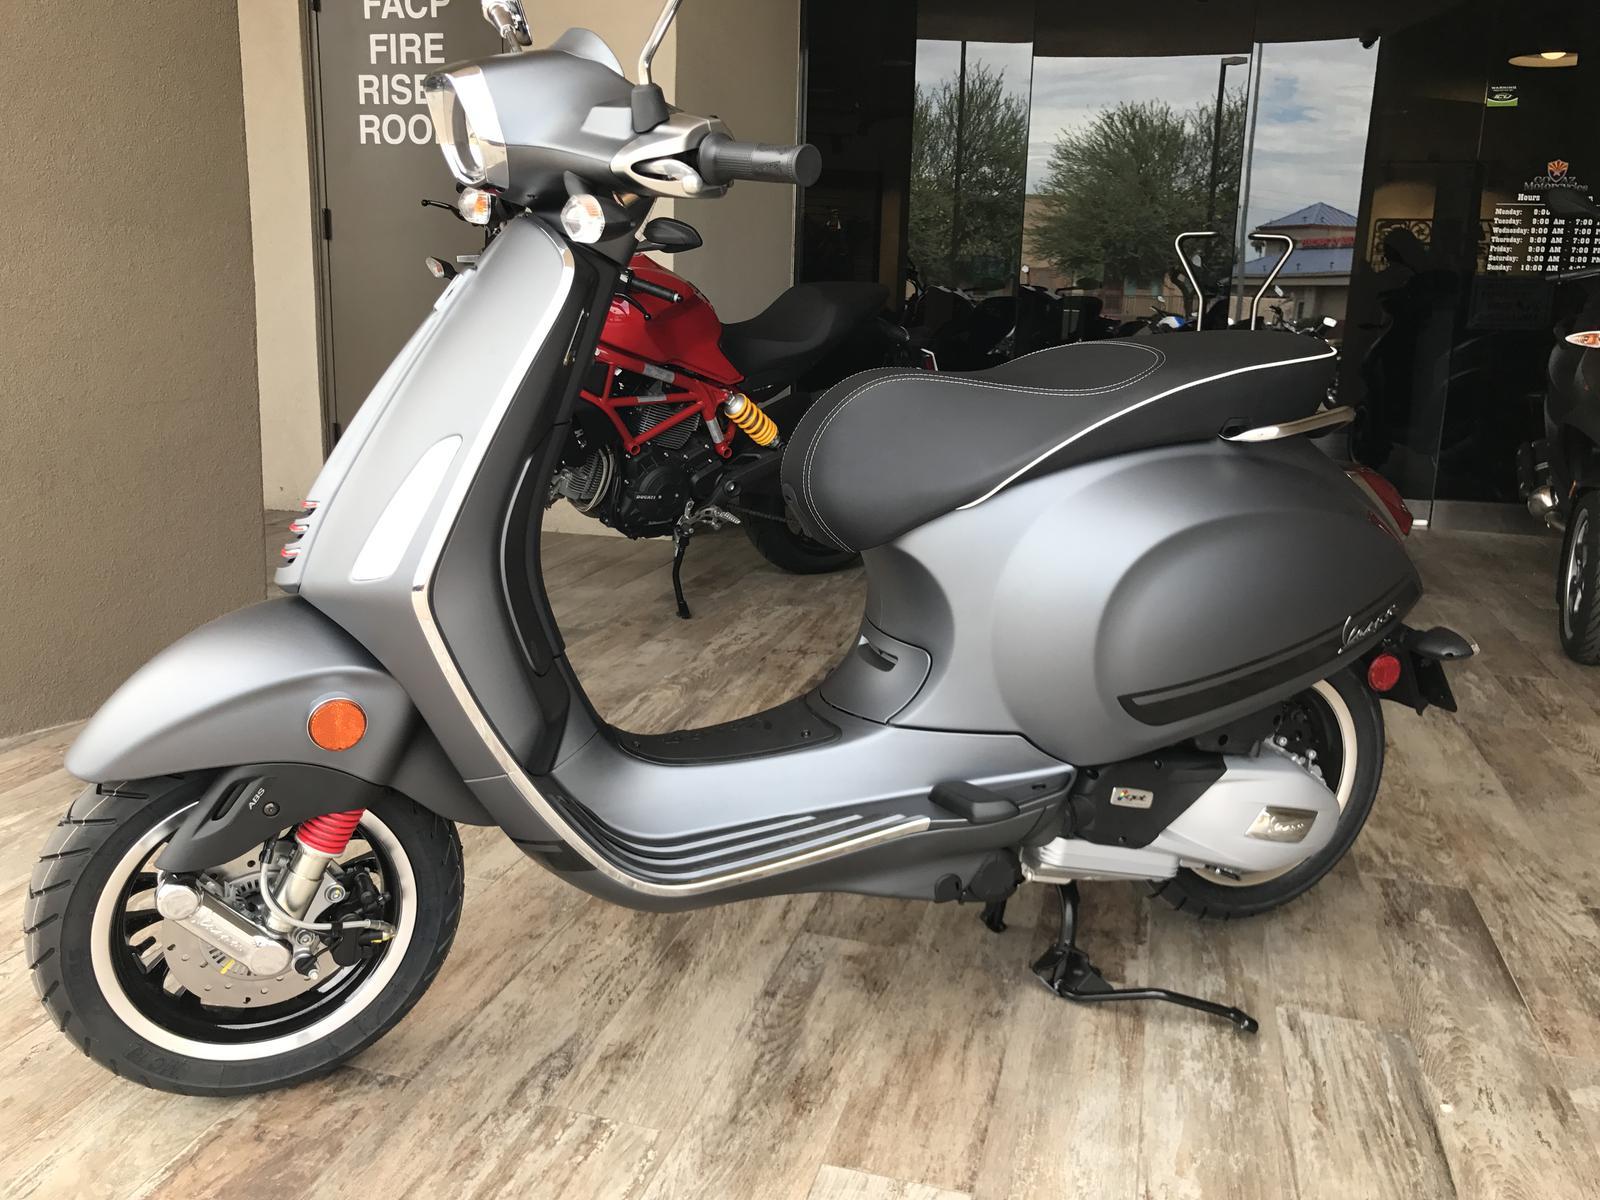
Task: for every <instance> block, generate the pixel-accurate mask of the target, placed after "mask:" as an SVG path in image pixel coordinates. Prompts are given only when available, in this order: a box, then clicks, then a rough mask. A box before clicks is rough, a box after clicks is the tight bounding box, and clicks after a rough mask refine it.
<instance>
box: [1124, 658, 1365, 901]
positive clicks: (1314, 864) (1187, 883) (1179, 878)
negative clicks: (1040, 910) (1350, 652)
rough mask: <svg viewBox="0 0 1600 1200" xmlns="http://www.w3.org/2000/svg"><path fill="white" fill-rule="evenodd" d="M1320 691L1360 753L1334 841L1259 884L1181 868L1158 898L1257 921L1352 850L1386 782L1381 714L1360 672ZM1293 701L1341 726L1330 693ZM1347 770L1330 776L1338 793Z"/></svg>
mask: <svg viewBox="0 0 1600 1200" xmlns="http://www.w3.org/2000/svg"><path fill="white" fill-rule="evenodd" d="M1318 687H1319V688H1320V687H1327V688H1331V689H1332V691H1333V692H1334V693H1335V694H1336V696H1337V699H1338V700H1339V701H1340V702H1342V705H1343V708H1344V710H1345V712H1346V713H1347V714H1348V715H1349V718H1350V722H1351V725H1352V727H1353V729H1352V732H1353V744H1354V747H1355V751H1356V761H1355V774H1354V778H1353V780H1352V781H1351V788H1350V793H1349V797H1348V798H1347V799H1346V800H1345V803H1344V808H1343V810H1342V811H1341V813H1340V817H1339V826H1338V828H1337V830H1336V831H1335V832H1334V836H1333V840H1332V841H1331V842H1329V843H1328V844H1327V845H1326V846H1324V847H1323V848H1322V850H1321V851H1319V852H1318V853H1316V854H1314V855H1312V856H1311V857H1310V858H1308V859H1306V860H1305V861H1304V862H1302V863H1300V864H1298V865H1297V866H1294V867H1291V868H1290V869H1289V870H1287V871H1285V872H1283V873H1282V874H1279V875H1275V876H1273V877H1271V878H1269V879H1266V880H1264V881H1263V882H1260V883H1249V882H1248V881H1244V882H1242V883H1241V882H1221V881H1220V879H1219V878H1214V877H1209V876H1207V875H1204V874H1201V873H1199V872H1196V871H1192V870H1190V869H1189V868H1187V867H1183V868H1180V869H1179V871H1178V873H1177V874H1176V875H1175V876H1173V877H1172V878H1171V879H1168V880H1164V881H1163V882H1161V883H1159V884H1156V885H1155V886H1154V888H1153V889H1152V892H1151V894H1152V895H1158V896H1160V897H1161V898H1162V899H1163V900H1165V901H1166V902H1167V903H1168V904H1170V905H1172V907H1174V908H1177V909H1181V910H1182V911H1184V912H1186V913H1190V914H1192V915H1193V916H1196V917H1212V918H1216V919H1219V920H1226V919H1229V918H1232V917H1253V916H1255V915H1256V914H1257V913H1264V912H1268V911H1270V910H1272V909H1274V908H1279V907H1281V906H1282V905H1285V904H1287V903H1289V901H1291V900H1293V899H1294V898H1295V897H1296V896H1299V895H1301V894H1303V893H1304V892H1306V891H1308V890H1310V889H1311V888H1312V887H1313V886H1315V884H1316V883H1317V881H1318V880H1320V879H1321V878H1322V877H1323V876H1324V875H1326V874H1327V873H1328V872H1329V871H1331V870H1332V869H1333V867H1334V865H1335V864H1336V863H1337V862H1338V861H1339V860H1340V859H1341V858H1343V857H1344V856H1345V854H1346V852H1348V851H1349V849H1350V847H1351V846H1352V845H1353V844H1354V843H1355V840H1356V836H1357V835H1358V834H1359V833H1360V832H1361V827H1362V826H1363V825H1365V824H1366V821H1367V814H1368V813H1370V812H1371V811H1372V802H1373V800H1374V799H1376V798H1377V795H1378V784H1379V782H1380V781H1381V780H1382V778H1383V713H1382V711H1381V709H1380V707H1379V701H1378V698H1377V696H1375V695H1374V694H1373V693H1372V690H1371V689H1370V688H1369V687H1367V683H1366V680H1365V679H1363V678H1362V677H1361V675H1360V674H1359V673H1358V672H1357V671H1354V670H1350V671H1341V672H1340V673H1339V674H1338V675H1335V676H1334V677H1333V678H1331V679H1328V680H1325V681H1324V682H1323V684H1321V685H1318ZM1295 699H1296V700H1297V701H1300V702H1302V703H1304V704H1306V705H1308V706H1317V707H1320V708H1321V710H1322V714H1321V719H1332V720H1334V721H1335V722H1337V715H1336V714H1335V712H1334V709H1333V704H1332V702H1331V698H1329V697H1327V696H1326V693H1323V692H1319V691H1318V690H1317V689H1308V690H1307V691H1306V692H1303V693H1301V695H1300V696H1298V697H1296V698H1295ZM1323 760H1324V762H1325V763H1326V762H1327V761H1328V756H1327V755H1326V754H1324V755H1323ZM1348 766H1349V763H1348V762H1347V761H1345V759H1344V758H1343V757H1341V760H1340V765H1339V771H1340V772H1341V774H1340V775H1339V779H1338V780H1337V781H1336V780H1334V779H1331V778H1330V779H1328V780H1327V781H1326V782H1327V783H1328V785H1329V786H1330V787H1332V788H1334V790H1335V791H1338V790H1339V786H1340V784H1341V783H1342V781H1343V774H1342V772H1343V771H1344V770H1345V769H1346V768H1347V767H1348Z"/></svg>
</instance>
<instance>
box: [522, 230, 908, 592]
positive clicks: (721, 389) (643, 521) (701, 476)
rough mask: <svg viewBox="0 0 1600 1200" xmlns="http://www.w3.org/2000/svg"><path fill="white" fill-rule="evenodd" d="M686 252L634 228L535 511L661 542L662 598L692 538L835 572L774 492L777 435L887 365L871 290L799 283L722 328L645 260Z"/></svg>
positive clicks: (692, 236) (842, 561) (846, 556)
mask: <svg viewBox="0 0 1600 1200" xmlns="http://www.w3.org/2000/svg"><path fill="white" fill-rule="evenodd" d="M700 244H701V240H700V235H699V234H698V233H697V232H696V231H695V230H694V229H693V228H692V227H690V226H689V225H687V224H685V223H684V222H682V221H678V220H674V219H672V218H670V217H657V218H655V219H654V220H652V221H651V222H649V224H647V225H646V226H645V227H644V229H643V231H642V236H641V239H640V242H639V253H638V254H636V255H635V256H634V257H633V260H632V262H631V264H630V265H629V268H628V270H627V271H625V272H623V274H622V277H621V279H620V281H619V283H618V286H617V292H616V294H615V295H614V296H613V298H612V301H611V308H610V312H609V313H608V314H607V316H606V323H605V329H604V332H602V333H601V335H600V345H599V347H598V348H597V349H596V351H595V362H594V365H593V367H592V368H591V370H590V373H589V375H588V377H587V378H586V379H585V380H584V384H583V389H582V392H581V396H582V402H581V403H580V404H579V405H578V407H577V409H576V411H575V412H574V413H573V421H572V434H571V437H570V438H569V440H568V443H567V446H566V449H565V451H564V453H563V455H562V459H561V466H560V468H559V470H558V471H557V472H556V475H555V478H554V479H553V480H552V482H551V490H550V498H549V502H550V503H551V504H554V503H555V502H557V501H558V500H562V499H565V500H567V501H568V502H570V503H571V504H572V506H573V507H574V508H576V509H577V510H578V511H579V512H581V513H584V514H585V515H587V516H591V517H594V518H595V519H596V520H598V521H600V522H602V523H603V524H606V525H609V526H610V527H611V528H613V529H616V530H617V531H619V532H621V533H624V534H626V535H627V536H629V537H658V536H667V535H670V536H671V537H672V539H673V544H674V554H673V571H672V582H673V594H674V596H675V597H676V599H677V604H678V615H679V616H681V617H687V616H689V608H688V605H687V604H686V603H685V601H684V597H683V587H682V581H681V571H682V565H683V555H684V552H685V550H686V549H687V547H688V544H689V540H690V538H691V537H692V536H693V535H694V533H695V531H696V530H698V529H702V528H710V529H716V528H720V527H721V526H723V525H727V524H737V525H741V526H742V527H743V528H744V531H745V533H746V534H747V535H748V536H749V538H750V541H751V542H752V543H753V544H754V545H755V548H756V549H757V550H758V551H760V553H761V554H762V556H763V557H764V558H766V560H767V561H768V562H770V563H772V564H773V565H774V566H778V567H781V568H783V569H784V570H786V571H792V572H795V573H797V574H815V573H819V572H824V571H834V570H838V569H839V568H840V567H843V566H847V565H848V564H850V563H851V562H853V561H855V557H856V556H855V555H854V553H852V552H849V551H845V550H840V549H839V548H838V547H837V546H830V545H826V544H824V543H822V542H818V541H815V540H814V539H812V538H810V537H808V536H807V535H806V534H805V533H804V532H803V531H802V530H801V528H800V526H799V524H798V523H797V522H796V521H795V520H794V519H793V517H792V516H791V515H790V514H789V513H788V512H787V511H786V510H785V506H784V503H783V499H782V496H781V494H780V492H779V489H778V465H779V463H780V461H781V459H782V444H783V437H784V435H785V434H786V433H787V432H788V431H789V430H791V429H792V428H793V427H794V423H795V422H797V421H798V420H799V419H800V417H801V416H802V415H803V414H804V412H805V410H806V409H807V408H808V407H809V406H810V402H811V399H812V397H813V396H814V395H815V394H816V392H818V391H820V390H821V389H822V388H824V387H826V386H828V385H830V384H832V383H835V382H837V381H838V380H839V379H841V378H843V377H844V376H845V375H847V374H850V373H852V372H854V371H856V370H860V369H864V368H867V367H872V366H883V365H887V364H890V363H892V362H893V361H895V358H896V355H898V354H900V353H903V352H904V351H903V346H904V344H905V335H904V331H903V330H899V329H898V328H897V327H895V326H893V325H890V324H889V323H888V322H887V321H885V320H883V319H882V318H881V315H880V314H881V313H882V312H883V308H884V303H885V301H886V300H887V298H888V293H887V291H886V290H885V289H884V288H883V287H881V286H880V285H878V284H875V283H802V284H796V285H795V286H794V287H791V288H789V289H788V290H787V291H785V292H784V293H783V294H782V295H780V296H779V297H778V298H777V299H776V300H774V301H773V302H772V304H771V305H769V306H768V307H767V308H766V309H765V310H764V311H762V312H761V313H759V314H758V315H756V316H754V317H752V318H750V319H749V320H748V321H738V322H734V323H732V324H727V325H724V324H723V323H722V322H721V321H720V320H719V319H718V317H717V314H716V311H715V310H714V309H713V308H712V307H711V303H710V301H708V300H707V299H706V298H705V296H703V295H702V294H701V293H700V292H699V291H698V290H697V289H696V288H695V287H694V285H693V284H691V283H689V282H688V281H687V280H685V279H683V278H682V277H681V276H678V275H675V274H673V273H672V272H671V271H668V270H667V269H666V268H665V267H663V266H661V265H660V264H659V263H657V262H655V261H654V260H653V259H650V258H648V257H646V255H647V254H648V253H649V252H652V251H665V252H668V253H683V252H685V251H688V250H693V249H695V248H696V247H698V246H699V245H700Z"/></svg>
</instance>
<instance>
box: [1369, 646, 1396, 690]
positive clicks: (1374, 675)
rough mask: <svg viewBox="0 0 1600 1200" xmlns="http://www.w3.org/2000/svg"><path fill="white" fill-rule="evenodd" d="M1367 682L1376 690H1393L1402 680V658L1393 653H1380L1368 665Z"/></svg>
mask: <svg viewBox="0 0 1600 1200" xmlns="http://www.w3.org/2000/svg"><path fill="white" fill-rule="evenodd" d="M1367 682H1368V683H1369V684H1371V685H1372V690H1373V691H1375V692H1392V691H1394V685H1395V684H1397V683H1399V682H1400V660H1399V659H1398V658H1396V657H1395V656H1394V655H1392V654H1380V655H1378V656H1377V657H1376V658H1374V659H1373V660H1372V662H1371V663H1369V664H1368V665H1367Z"/></svg>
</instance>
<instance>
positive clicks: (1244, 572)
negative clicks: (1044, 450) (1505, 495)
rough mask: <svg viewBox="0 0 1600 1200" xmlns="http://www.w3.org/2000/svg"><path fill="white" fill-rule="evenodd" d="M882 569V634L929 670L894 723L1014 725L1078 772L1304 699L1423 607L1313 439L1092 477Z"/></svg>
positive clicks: (1001, 498) (1102, 471)
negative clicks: (1298, 696)
mask: <svg viewBox="0 0 1600 1200" xmlns="http://www.w3.org/2000/svg"><path fill="white" fill-rule="evenodd" d="M866 561H867V564H868V570H869V574H870V577H871V589H872V590H871V595H870V598H869V601H868V612H867V615H868V619H869V621H870V622H871V623H872V625H874V626H876V628H878V629H880V630H882V631H883V632H884V633H886V634H888V635H890V636H891V637H892V638H897V639H899V640H901V641H903V642H906V643H909V644H911V645H913V646H916V647H919V648H921V649H922V650H923V651H925V652H926V653H927V654H928V655H929V657H930V658H931V660H932V670H931V672H930V674H929V676H928V679H927V682H926V683H925V684H924V685H923V686H922V687H921V689H920V690H919V691H918V692H917V694H916V696H915V697H914V698H913V699H912V700H911V701H910V702H909V703H908V704H906V705H905V706H904V707H903V708H901V709H899V710H898V711H897V712H896V713H895V714H894V716H893V718H892V719H893V722H894V723H895V724H897V725H909V726H917V727H921V728H928V729H960V730H967V731H979V730H984V731H999V730H1002V729H1004V730H1009V731H1017V732H1020V733H1022V734H1023V735H1024V736H1026V737H1027V738H1029V739H1030V740H1031V741H1032V742H1033V743H1034V744H1035V745H1037V746H1039V747H1041V748H1042V749H1044V750H1046V751H1048V752H1049V753H1051V754H1053V755H1055V756H1056V757H1058V758H1061V759H1064V760H1065V761H1068V762H1073V763H1077V764H1080V765H1084V764H1094V763H1104V762H1111V761H1116V760H1118V759H1123V758H1131V757H1133V756H1135V755H1138V754H1142V753H1145V752H1147V751H1150V750H1154V749H1159V748H1161V747H1162V746H1166V745H1171V744H1173V743H1175V742H1178V741H1181V740H1183V739H1184V738H1187V737H1192V736H1194V735H1196V734H1199V733H1203V732H1206V731H1207V730H1209V729H1212V728H1215V727H1217V726H1218V725H1220V724H1223V723H1225V722H1226V721H1228V720H1231V719H1232V718H1234V717H1237V716H1242V715H1245V714H1247V713H1249V712H1253V711H1255V710H1257V709H1259V708H1261V707H1263V706H1264V705H1266V704H1268V703H1270V702H1272V701H1274V700H1276V699H1279V698H1281V697H1283V696H1287V695H1291V694H1293V693H1294V692H1295V691H1297V690H1299V689H1300V688H1302V687H1304V686H1306V685H1307V684H1309V683H1312V682H1314V681H1315V680H1317V679H1320V678H1324V677H1326V676H1327V675H1330V674H1332V673H1334V672H1335V671H1337V670H1339V669H1340V667H1341V666H1342V665H1343V664H1344V663H1345V662H1349V661H1355V659H1356V658H1357V657H1359V654H1360V652H1361V650H1363V649H1365V648H1366V647H1367V646H1369V645H1370V644H1372V642H1373V640H1374V639H1375V638H1376V637H1378V636H1380V635H1381V633H1382V632H1383V631H1384V630H1386V629H1388V628H1389V627H1391V626H1392V625H1393V624H1394V623H1395V622H1397V621H1398V620H1399V619H1400V618H1401V617H1403V616H1404V614H1405V612H1406V610H1407V609H1409V608H1410V606H1411V605H1412V604H1413V603H1414V602H1415V600H1416V598H1417V597H1418V596H1419V595H1420V592H1421V585H1420V582H1419V580H1418V578H1417V574H1416V570H1415V568H1414V567H1413V566H1412V564H1411V562H1410V560H1409V559H1408V558H1407V556H1406V553H1405V551H1404V549H1403V548H1402V547H1401V545H1400V543H1399V542H1398V540H1397V539H1395V538H1394V536H1393V535H1392V534H1391V533H1390V532H1389V530H1388V529H1387V528H1386V527H1385V526H1384V525H1383V523H1382V522H1381V521H1380V520H1379V519H1378V518H1377V517H1376V515H1375V514H1374V512H1373V510H1372V508H1371V506H1370V505H1369V504H1368V503H1367V501H1366V500H1365V498H1364V497H1363V495H1362V493H1361V492H1359V491H1358V490H1357V489H1356V488H1355V487H1353V486H1352V485H1351V484H1350V482H1349V480H1348V479H1346V477H1345V476H1344V473H1343V472H1342V471H1341V470H1340V469H1339V468H1338V467H1337V466H1335V465H1334V464H1333V463H1332V462H1330V461H1329V460H1328V459H1327V457H1326V456H1324V455H1323V454H1321V453H1320V452H1319V451H1318V450H1317V449H1316V448H1315V447H1314V446H1312V445H1311V444H1310V443H1308V442H1304V441H1290V442H1279V443H1264V444H1261V445H1256V446H1244V445H1235V444H1230V443H1224V442H1206V443H1196V444H1191V445H1185V446H1175V447H1168V448H1163V449H1158V450H1150V451H1145V452H1143V453H1139V454H1130V455H1123V456H1120V457H1117V458H1111V459H1106V460H1103V461H1100V462H1093V463H1088V464H1085V465H1083V466H1080V467H1074V468H1072V469H1070V470H1067V471H1062V472H1059V473H1057V474H1055V475H1051V476H1047V477H1045V478H1043V479H1039V480H1035V481H1034V482H1032V483H1027V484H1022V485H1019V486H1015V487H1012V488H1010V489H1008V490H1006V491H1003V492H1001V493H1000V494H999V495H997V496H995V497H994V498H993V499H991V500H988V501H986V502H985V503H984V504H982V505H979V506H978V507H976V508H972V509H967V510H963V511H958V512H954V513H950V514H948V515H947V516H944V517H942V518H939V519H938V520H936V521H932V522H930V523H929V524H927V525H925V526H922V527H921V528H918V529H915V530H913V531H912V532H910V533H908V534H905V535H903V536H902V537H900V538H899V539H897V540H896V541H895V542H893V543H891V544H890V545H888V546H885V547H882V548H880V549H878V550H872V551H868V552H867V554H866Z"/></svg>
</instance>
